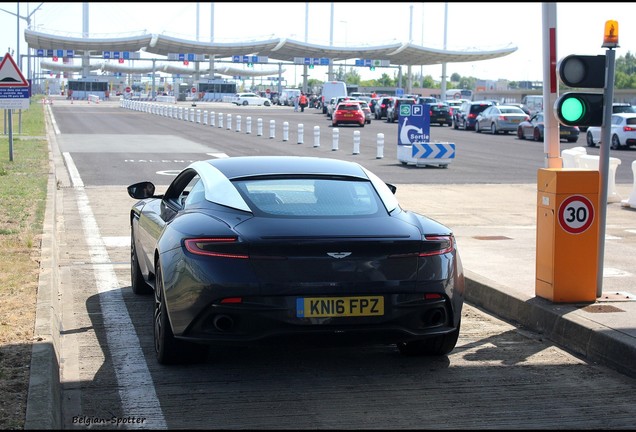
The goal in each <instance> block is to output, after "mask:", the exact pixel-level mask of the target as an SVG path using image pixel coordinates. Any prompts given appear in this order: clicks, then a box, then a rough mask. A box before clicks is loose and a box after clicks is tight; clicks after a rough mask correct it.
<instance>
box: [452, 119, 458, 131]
mask: <svg viewBox="0 0 636 432" xmlns="http://www.w3.org/2000/svg"><path fill="white" fill-rule="evenodd" d="M453 129H455V130H457V129H459V126H457V122H456V121H455V120H453Z"/></svg>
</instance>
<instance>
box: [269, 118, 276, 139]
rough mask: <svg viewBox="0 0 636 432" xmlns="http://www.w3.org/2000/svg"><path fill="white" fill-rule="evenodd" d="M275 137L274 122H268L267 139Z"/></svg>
mask: <svg viewBox="0 0 636 432" xmlns="http://www.w3.org/2000/svg"><path fill="white" fill-rule="evenodd" d="M275 136H276V120H270V121H269V139H273V138H274V137H275Z"/></svg>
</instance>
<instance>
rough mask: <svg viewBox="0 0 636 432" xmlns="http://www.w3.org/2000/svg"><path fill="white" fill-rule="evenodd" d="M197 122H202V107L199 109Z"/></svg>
mask: <svg viewBox="0 0 636 432" xmlns="http://www.w3.org/2000/svg"><path fill="white" fill-rule="evenodd" d="M197 123H199V124H200V123H201V110H200V109H198V110H197Z"/></svg>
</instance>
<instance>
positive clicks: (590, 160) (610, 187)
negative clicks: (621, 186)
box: [579, 154, 621, 203]
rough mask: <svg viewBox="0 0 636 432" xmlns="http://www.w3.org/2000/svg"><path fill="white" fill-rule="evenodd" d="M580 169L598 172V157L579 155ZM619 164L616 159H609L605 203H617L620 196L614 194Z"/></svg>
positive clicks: (618, 160)
mask: <svg viewBox="0 0 636 432" xmlns="http://www.w3.org/2000/svg"><path fill="white" fill-rule="evenodd" d="M579 162H580V164H581V166H580V168H583V169H590V170H596V171H598V170H599V162H600V157H599V156H595V155H588V154H585V155H581V156H580V157H579ZM620 164H621V160H620V159H618V158H613V157H611V158H609V172H608V173H607V202H608V203H611V202H619V201H620V200H621V196H620V195H619V194H618V192H616V168H618V166H619V165H620Z"/></svg>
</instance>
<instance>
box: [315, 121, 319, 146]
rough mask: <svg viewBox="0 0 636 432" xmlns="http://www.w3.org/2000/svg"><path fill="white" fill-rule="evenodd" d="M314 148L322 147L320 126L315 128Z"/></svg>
mask: <svg viewBox="0 0 636 432" xmlns="http://www.w3.org/2000/svg"><path fill="white" fill-rule="evenodd" d="M314 147H320V126H314Z"/></svg>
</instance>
